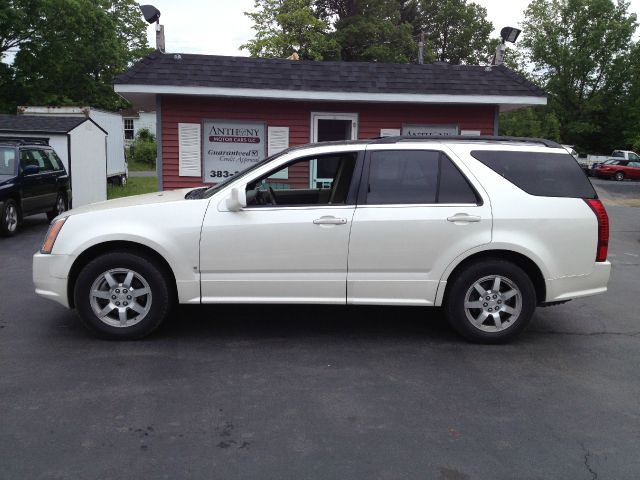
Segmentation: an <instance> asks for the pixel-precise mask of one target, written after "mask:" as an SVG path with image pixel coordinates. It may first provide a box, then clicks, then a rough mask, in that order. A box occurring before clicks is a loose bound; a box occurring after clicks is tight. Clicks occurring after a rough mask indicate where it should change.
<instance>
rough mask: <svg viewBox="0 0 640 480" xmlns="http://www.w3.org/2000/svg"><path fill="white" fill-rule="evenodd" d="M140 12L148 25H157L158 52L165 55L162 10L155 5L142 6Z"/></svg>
mask: <svg viewBox="0 0 640 480" xmlns="http://www.w3.org/2000/svg"><path fill="white" fill-rule="evenodd" d="M140 11H141V12H142V15H143V16H144V19H145V20H146V21H147V23H155V24H156V50H158V51H159V52H160V53H164V25H160V10H158V9H157V8H156V7H154V6H153V5H140Z"/></svg>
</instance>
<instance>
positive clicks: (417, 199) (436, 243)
mask: <svg viewBox="0 0 640 480" xmlns="http://www.w3.org/2000/svg"><path fill="white" fill-rule="evenodd" d="M463 167H464V166H463ZM464 168H466V167H464ZM464 168H463V169H461V166H460V165H456V164H455V163H454V162H453V161H452V160H451V158H449V157H448V156H447V155H445V154H444V152H441V151H439V150H437V149H434V150H415V148H414V149H413V150H410V149H408V148H407V149H402V148H399V147H398V146H395V145H392V146H390V147H384V146H373V147H372V151H368V153H367V158H366V161H365V166H364V172H363V181H364V182H366V186H367V188H365V189H363V188H361V189H360V192H361V195H360V198H359V204H358V207H357V208H356V211H355V214H354V217H353V225H352V228H351V238H350V242H349V266H348V275H347V303H354V304H356V303H374V304H406V305H432V304H434V302H435V298H436V292H437V289H438V285H439V283H440V279H441V278H442V275H443V272H444V271H445V269H446V268H447V266H448V265H449V264H450V263H451V262H452V261H453V260H454V259H455V258H457V257H458V256H459V255H460V254H462V253H464V252H465V251H467V250H469V249H471V248H474V247H477V246H479V245H483V244H486V243H489V242H490V241H491V227H492V217H491V207H490V206H489V202H488V201H486V200H485V201H483V199H482V196H481V195H480V193H479V191H478V189H477V186H474V185H473V184H472V183H470V182H469V180H468V177H466V176H465V173H464V171H463V170H464ZM467 175H468V173H467Z"/></svg>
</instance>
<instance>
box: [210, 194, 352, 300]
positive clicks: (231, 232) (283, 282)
mask: <svg viewBox="0 0 640 480" xmlns="http://www.w3.org/2000/svg"><path fill="white" fill-rule="evenodd" d="M353 213H354V207H352V206H318V207H309V208H300V207H297V208H288V207H275V208H246V209H244V210H242V211H240V212H222V211H218V209H217V208H216V206H214V205H211V206H210V207H209V209H208V210H207V214H206V216H205V220H204V224H203V229H202V240H201V255H200V270H201V278H202V301H203V303H215V302H243V303H245V302H249V303H302V302H310V303H345V301H346V276H347V248H348V242H349V231H350V228H351V221H352V217H353ZM314 221H315V222H316V223H314Z"/></svg>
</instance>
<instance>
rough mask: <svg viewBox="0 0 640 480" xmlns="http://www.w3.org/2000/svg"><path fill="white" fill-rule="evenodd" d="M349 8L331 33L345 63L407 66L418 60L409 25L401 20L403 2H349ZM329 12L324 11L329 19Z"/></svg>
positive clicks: (381, 0)
mask: <svg viewBox="0 0 640 480" xmlns="http://www.w3.org/2000/svg"><path fill="white" fill-rule="evenodd" d="M348 3H349V7H350V8H343V13H342V14H341V15H340V16H339V17H337V19H336V21H335V22H334V29H335V32H334V33H333V36H334V38H335V39H336V42H337V43H338V44H339V45H340V58H341V59H342V60H346V61H367V62H386V63H408V62H409V61H411V60H415V59H416V57H417V52H418V47H417V42H416V40H415V39H414V38H413V35H412V31H413V27H412V25H411V24H410V23H409V22H408V21H406V20H407V19H406V18H404V17H403V15H402V13H403V9H402V8H401V7H402V2H393V1H387V0H369V1H361V0H360V1H358V0H356V1H352V2H348ZM338 12H340V10H337V11H336V12H332V11H324V12H323V15H324V16H329V15H331V14H332V13H333V14H335V13H338Z"/></svg>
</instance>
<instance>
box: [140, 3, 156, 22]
mask: <svg viewBox="0 0 640 480" xmlns="http://www.w3.org/2000/svg"><path fill="white" fill-rule="evenodd" d="M140 11H141V12H142V15H143V16H144V19H145V20H146V21H147V23H158V22H159V21H160V10H158V9H157V8H156V7H154V6H153V5H140Z"/></svg>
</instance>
